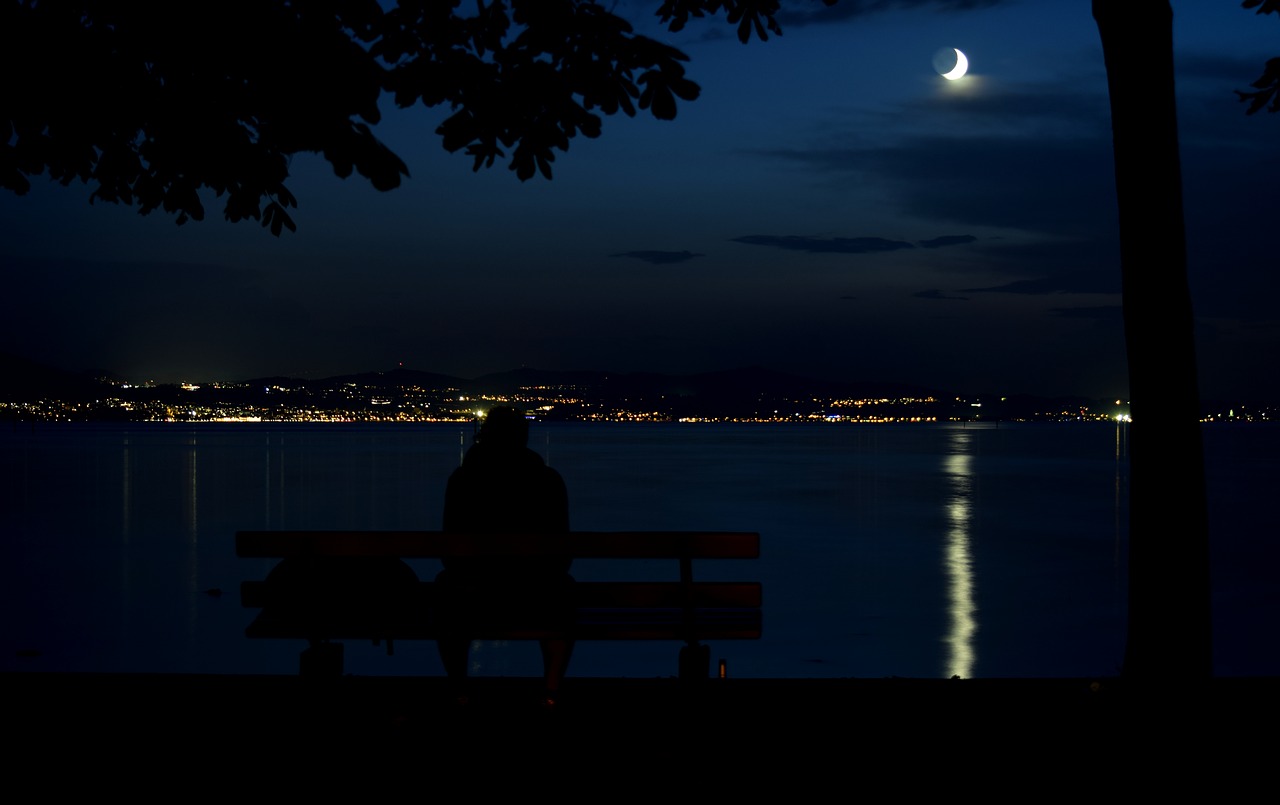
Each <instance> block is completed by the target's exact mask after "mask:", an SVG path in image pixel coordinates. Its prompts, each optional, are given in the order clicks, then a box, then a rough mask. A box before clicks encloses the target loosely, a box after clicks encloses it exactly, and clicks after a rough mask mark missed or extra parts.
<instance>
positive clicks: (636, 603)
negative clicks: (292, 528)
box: [240, 581, 763, 609]
mask: <svg viewBox="0 0 1280 805" xmlns="http://www.w3.org/2000/svg"><path fill="white" fill-rule="evenodd" d="M437 588H438V585H436V584H435V583H434V582H430V581H421V582H418V583H417V584H416V585H415V589H414V591H413V593H412V600H413V604H412V605H411V606H416V607H429V606H431V601H432V600H433V599H434V597H435V592H436V590H437ZM570 589H571V590H572V597H573V599H572V600H573V605H574V606H575V607H578V608H592V607H596V608H608V607H617V608H621V607H626V608H634V609H660V608H664V607H683V606H691V607H756V608H759V607H760V606H761V601H762V599H763V590H762V586H761V584H760V583H759V582H731V581H701V582H695V583H693V584H682V583H680V582H661V581H655V582H649V581H636V582H631V581H628V582H618V581H579V582H575V583H574V584H573V586H572V587H571V588H570ZM290 592H291V591H288V590H281V589H277V588H275V587H274V586H273V585H272V584H271V583H269V582H266V581H242V582H240V603H241V604H242V605H243V606H245V607H251V608H255V609H261V608H263V607H268V606H273V605H281V604H285V605H287V604H288V598H289V595H290Z"/></svg>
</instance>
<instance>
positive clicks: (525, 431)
mask: <svg viewBox="0 0 1280 805" xmlns="http://www.w3.org/2000/svg"><path fill="white" fill-rule="evenodd" d="M528 443H529V421H528V420H527V419H525V418H524V414H523V413H522V412H521V411H518V410H516V409H515V408H512V407H510V406H507V405H499V406H498V407H496V408H491V409H490V410H489V413H488V414H487V415H486V416H485V418H484V422H483V423H481V425H480V432H479V433H477V434H476V444H483V445H488V446H490V447H524V446H525V445H527V444H528Z"/></svg>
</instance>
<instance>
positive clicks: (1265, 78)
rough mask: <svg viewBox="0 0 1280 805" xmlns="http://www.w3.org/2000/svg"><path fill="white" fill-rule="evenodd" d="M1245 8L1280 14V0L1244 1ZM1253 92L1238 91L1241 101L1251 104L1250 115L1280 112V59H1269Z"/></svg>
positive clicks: (1255, 82)
mask: <svg viewBox="0 0 1280 805" xmlns="http://www.w3.org/2000/svg"><path fill="white" fill-rule="evenodd" d="M1240 5H1241V6H1243V7H1244V8H1256V9H1257V10H1258V11H1257V13H1258V14H1276V13H1280V0H1244V2H1242V3H1241V4H1240ZM1250 86H1251V87H1253V88H1254V91H1253V92H1242V91H1240V90H1236V95H1238V96H1240V100H1241V101H1242V102H1244V103H1247V104H1249V109H1248V112H1247V113H1248V114H1253V113H1254V112H1256V111H1258V110H1259V109H1263V108H1265V109H1266V110H1267V111H1268V112H1280V57H1277V58H1274V59H1268V60H1267V63H1266V66H1265V67H1264V68H1263V70H1262V75H1261V76H1260V77H1259V78H1258V80H1257V81H1254V82H1253V83H1252V84H1250Z"/></svg>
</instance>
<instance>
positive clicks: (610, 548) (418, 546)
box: [236, 531, 760, 559]
mask: <svg viewBox="0 0 1280 805" xmlns="http://www.w3.org/2000/svg"><path fill="white" fill-rule="evenodd" d="M236 555H237V556H240V557H242V558H288V557H297V556H369V557H374V556H379V557H399V558H403V559H433V558H435V559H438V558H444V557H481V556H521V557H535V556H569V557H574V558H580V559H756V558H759V556H760V535H759V534H758V533H755V532H749V531H571V532H569V533H567V534H462V533H455V532H446V531H238V532H236Z"/></svg>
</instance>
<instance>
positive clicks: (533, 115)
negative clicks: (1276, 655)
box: [0, 0, 835, 235]
mask: <svg viewBox="0 0 1280 805" xmlns="http://www.w3.org/2000/svg"><path fill="white" fill-rule="evenodd" d="M834 1H835V0H824V2H826V3H827V4H828V5H830V4H832V3H833V2H834ZM655 2H656V0H655ZM461 7H462V3H461V0H399V1H398V2H396V3H395V4H394V5H392V6H390V7H388V8H386V9H384V7H383V4H381V3H379V2H378V0H217V2H212V1H211V0H203V1H199V2H198V1H197V0H192V1H191V2H182V3H173V2H164V1H154V0H153V1H151V2H147V1H146V0H0V71H2V74H0V186H2V187H5V188H8V189H9V190H12V191H14V192H16V193H18V194H23V193H26V192H27V191H28V190H29V189H30V177H32V176H37V175H40V174H41V173H45V172H47V173H48V175H49V176H50V177H51V178H52V179H53V180H55V181H58V182H61V183H62V184H64V185H69V184H70V183H71V182H73V181H75V180H79V181H82V182H85V183H87V184H89V185H91V187H92V192H91V193H90V200H91V201H93V200H103V201H111V202H115V203H121V204H130V205H134V204H136V205H137V207H138V211H139V212H140V213H143V214H146V213H149V212H151V211H152V210H156V209H163V210H164V211H165V212H169V213H172V214H174V215H175V216H176V220H177V223H179V224H182V223H185V222H186V221H187V220H188V219H195V220H201V219H203V218H204V215H205V210H204V205H203V204H202V202H201V200H200V191H201V190H212V191H213V192H214V193H215V194H216V195H217V196H218V197H220V198H222V197H225V199H226V200H225V206H224V211H223V212H224V215H225V217H226V218H227V219H228V220H231V221H241V220H244V219H246V218H252V219H255V220H259V221H261V222H262V225H263V226H267V227H270V229H271V231H272V232H273V233H274V234H277V235H278V234H280V232H281V230H282V229H290V230H293V229H294V228H295V225H294V222H293V220H292V218H291V217H290V216H289V213H288V212H287V210H288V209H289V208H291V207H294V206H296V204H297V201H296V199H295V198H294V196H293V194H292V193H291V192H290V191H289V189H288V188H287V187H286V185H285V181H286V180H287V179H288V177H289V160H290V157H291V156H292V155H294V154H296V153H300V152H313V153H319V154H321V155H323V157H324V158H325V159H326V160H328V162H329V163H330V164H331V165H332V166H333V170H334V172H335V173H336V174H337V175H338V176H342V177H347V176H350V175H351V174H352V173H353V172H355V173H358V174H360V175H361V176H364V177H365V178H367V179H368V180H369V181H370V183H372V184H373V186H374V187H376V188H378V189H379V190H388V189H391V188H394V187H397V186H398V185H399V184H400V181H401V179H402V178H403V177H406V176H408V169H407V167H406V166H405V164H404V162H403V161H402V160H401V159H400V158H399V157H398V156H397V155H396V154H394V153H392V152H391V150H390V149H388V148H387V147H386V146H385V145H383V143H382V142H380V141H379V140H378V138H377V137H376V136H375V135H374V132H373V126H375V125H376V124H377V123H378V122H379V120H380V112H379V109H378V102H379V99H380V98H381V97H382V96H383V93H384V92H385V93H389V95H390V97H391V98H392V99H393V100H394V102H395V103H396V105H397V106H400V107H402V108H404V107H409V106H413V105H415V104H417V103H421V104H424V105H426V106H429V107H434V106H441V105H446V106H448V108H449V109H451V110H452V111H453V114H452V115H451V116H450V117H449V118H448V119H446V120H445V121H444V123H442V124H441V125H440V126H439V128H438V129H437V130H436V134H437V135H439V136H440V138H441V142H442V144H443V145H444V147H445V148H446V149H447V150H449V151H451V152H458V151H461V152H463V153H465V154H467V155H468V156H470V157H471V158H472V160H473V167H474V168H475V169H476V170H479V169H480V168H481V167H490V166H492V165H494V164H495V163H496V162H498V161H501V160H505V161H507V162H508V164H509V167H510V168H511V170H513V171H514V172H515V174H516V176H517V177H519V178H520V179H521V180H525V179H529V178H530V177H532V176H534V175H535V174H539V173H540V174H542V175H543V176H544V177H546V178H548V179H549V178H551V164H552V162H553V161H554V160H555V152H556V151H557V150H558V151H567V150H568V148H569V142H570V140H572V139H573V138H574V137H575V136H577V135H579V134H581V135H583V136H586V137H596V136H599V134H600V133H601V125H602V116H608V115H614V114H617V113H619V112H621V113H623V114H625V115H627V116H634V115H635V114H636V111H637V109H639V110H641V111H647V112H649V113H650V114H652V115H653V116H654V117H655V118H658V119H660V120H670V119H672V118H674V117H675V116H676V111H677V108H678V105H679V102H680V101H686V102H687V101H692V100H694V99H696V98H697V97H698V94H699V88H698V85H697V84H695V83H694V82H693V81H691V80H689V79H688V78H686V77H685V70H684V66H683V63H684V62H685V61H687V57H686V56H685V55H684V54H683V53H681V52H680V51H679V50H677V49H675V48H672V47H670V46H667V45H664V44H662V43H660V42H657V41H655V40H653V39H649V38H647V37H644V36H640V35H637V34H635V33H634V31H633V30H632V27H631V25H630V24H629V23H628V22H627V21H626V20H624V19H623V18H621V17H619V16H618V15H616V14H614V13H613V12H612V11H610V10H606V9H605V7H604V6H602V5H601V4H600V3H598V2H595V1H594V0H475V1H474V6H473V5H472V4H471V3H468V4H467V6H466V8H467V9H468V10H466V11H463V10H460V9H461ZM778 8H779V3H778V1H777V0H666V1H665V2H661V3H659V4H657V9H656V13H657V15H658V16H659V18H660V19H661V20H662V22H663V23H664V24H666V25H667V26H668V27H669V28H670V29H671V30H679V29H680V28H681V27H683V26H684V25H685V24H686V22H687V21H688V20H689V19H690V18H691V17H702V16H718V15H724V17H725V18H726V19H727V20H728V21H729V22H730V23H732V24H735V25H737V26H738V35H739V38H740V39H741V40H742V41H743V42H746V41H748V39H750V37H751V34H752V33H753V32H754V33H755V34H756V35H757V36H759V38H760V39H762V40H763V39H766V38H767V34H766V32H767V31H772V32H774V33H780V29H779V27H778V24H777V22H776V20H775V19H774V14H775V13H776V12H777V11H778Z"/></svg>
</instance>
